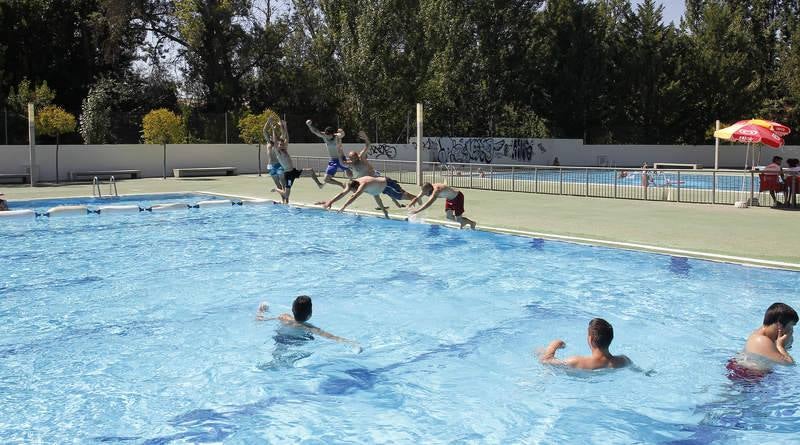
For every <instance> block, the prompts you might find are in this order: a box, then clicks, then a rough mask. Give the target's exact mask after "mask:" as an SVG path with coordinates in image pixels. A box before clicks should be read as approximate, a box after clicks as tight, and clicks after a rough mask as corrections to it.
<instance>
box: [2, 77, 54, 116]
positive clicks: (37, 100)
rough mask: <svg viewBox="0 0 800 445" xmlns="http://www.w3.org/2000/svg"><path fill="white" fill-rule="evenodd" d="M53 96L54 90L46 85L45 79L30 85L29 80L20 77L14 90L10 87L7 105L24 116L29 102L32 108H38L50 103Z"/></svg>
mask: <svg viewBox="0 0 800 445" xmlns="http://www.w3.org/2000/svg"><path fill="white" fill-rule="evenodd" d="M55 98H56V92H55V91H53V90H51V89H50V87H48V86H47V81H44V82H42V83H41V84H39V85H36V86H35V87H32V86H31V81H30V80H28V79H22V81H21V82H20V83H19V85H18V86H17V89H16V91H14V88H13V87H12V88H11V91H10V93H9V94H8V105H9V106H11V108H12V109H13V110H15V111H16V112H18V113H20V114H22V115H23V116H25V115H27V114H28V104H29V103H32V104H33V106H34V108H36V109H37V110H38V109H40V108H42V107H44V106H45V105H49V104H50V103H52V102H53V99H55Z"/></svg>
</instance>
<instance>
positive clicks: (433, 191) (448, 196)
mask: <svg viewBox="0 0 800 445" xmlns="http://www.w3.org/2000/svg"><path fill="white" fill-rule="evenodd" d="M423 196H430V199H428V202H426V203H425V204H424V205H423V206H422V207H420V208H419V209H417V210H412V211H410V212H409V214H410V215H416V214H417V213H419V212H421V211H423V210H425V209H427V208H428V207H430V206H431V204H433V202H434V201H436V198H438V197H439V196H441V197H443V198H444V199H445V203H444V212H445V215H446V216H447V219H449V220H454V221H457V222H458V223H459V224H461V228H462V229H463V228H464V226H465V225H467V224H469V226H470V227H471V228H473V229H474V228H475V224H476V223H475V221H473V220H471V219H469V218H467V217H465V216H463V215H464V194H463V193H461V192H460V191H459V190H457V189H454V188H453V187H450V186H448V185H447V184H431V183H430V182H426V183H425V184H422V191H421V192H420V194H419V196H417V197H416V198H414V199H412V200H411V202H410V203H408V205H409V206H413V205H414V204H416V203H418V202H419V201H421V200H422V197H423Z"/></svg>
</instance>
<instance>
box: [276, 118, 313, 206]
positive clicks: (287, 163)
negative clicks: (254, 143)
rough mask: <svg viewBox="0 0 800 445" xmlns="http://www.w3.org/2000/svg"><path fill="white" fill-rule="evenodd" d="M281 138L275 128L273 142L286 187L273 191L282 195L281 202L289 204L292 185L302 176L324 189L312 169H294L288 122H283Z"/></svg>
mask: <svg viewBox="0 0 800 445" xmlns="http://www.w3.org/2000/svg"><path fill="white" fill-rule="evenodd" d="M281 132H282V135H281V137H280V138H279V137H277V136H276V134H275V130H274V128H273V133H272V137H273V140H274V141H276V142H277V143H276V148H274V149H275V150H276V151H275V156H276V157H277V158H278V162H280V164H281V166H282V167H283V170H284V173H283V183H284V184H285V186H284V187H276V188H274V189H273V191H275V192H278V194H280V195H281V200H282V201H283V203H284V204H288V203H289V194H290V193H291V192H292V185H294V181H295V179H297V178H299V177H301V176H311V179H313V180H314V182H316V183H317V186H318V187H319V188H322V186H323V184H322V183H321V182H319V179H317V173H316V172H315V171H314V170H313V169H311V168H304V169H302V170H298V169H296V168H294V162H293V161H292V157H291V156H290V155H289V130H287V128H286V121H283V120H282V121H281Z"/></svg>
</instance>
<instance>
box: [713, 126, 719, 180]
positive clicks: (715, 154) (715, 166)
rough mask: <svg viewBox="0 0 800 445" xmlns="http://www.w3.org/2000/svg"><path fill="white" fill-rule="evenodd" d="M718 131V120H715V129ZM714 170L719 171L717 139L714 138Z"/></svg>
mask: <svg viewBox="0 0 800 445" xmlns="http://www.w3.org/2000/svg"><path fill="white" fill-rule="evenodd" d="M716 131H719V119H717V129H716ZM714 139H715V141H714V170H717V169H719V138H714Z"/></svg>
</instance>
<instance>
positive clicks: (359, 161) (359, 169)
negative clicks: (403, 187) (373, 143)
mask: <svg viewBox="0 0 800 445" xmlns="http://www.w3.org/2000/svg"><path fill="white" fill-rule="evenodd" d="M358 138H359V139H361V140H362V141H364V148H363V149H362V150H361V152H355V151H351V152H350V153H348V154H347V160H346V161H345V165H347V166H348V167H350V170H352V173H351V172H350V171H348V172H347V175H348V176H352V177H353V178H355V179H358V178H363V177H364V176H381V174H380V172H378V171H377V170H375V167H373V166H372V164H371V163H370V162H369V161H368V160H367V151H369V146H370V142H369V138H368V137H367V133H364V131H359V132H358ZM387 179H390V178H387ZM389 198H391V200H392V202H394V205H396V206H397V207H398V208H403V207H405V204H401V203H400V201H398V200H397V199H395V198H394V196H391V195H389ZM402 199H405V198H402ZM375 210H383V209H375Z"/></svg>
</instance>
